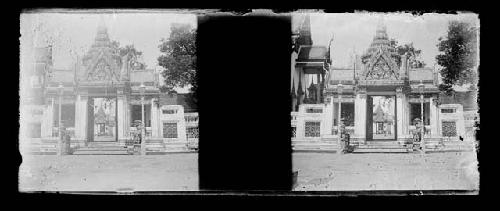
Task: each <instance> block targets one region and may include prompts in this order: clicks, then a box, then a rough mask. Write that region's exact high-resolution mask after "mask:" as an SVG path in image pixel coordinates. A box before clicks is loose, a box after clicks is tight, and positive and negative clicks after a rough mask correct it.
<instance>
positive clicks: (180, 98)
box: [159, 93, 197, 112]
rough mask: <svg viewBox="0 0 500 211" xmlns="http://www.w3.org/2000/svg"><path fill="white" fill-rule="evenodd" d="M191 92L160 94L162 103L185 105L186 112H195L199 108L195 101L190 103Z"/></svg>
mask: <svg viewBox="0 0 500 211" xmlns="http://www.w3.org/2000/svg"><path fill="white" fill-rule="evenodd" d="M191 98H192V97H191V94H189V93H187V94H178V93H172V94H167V93H162V94H160V100H159V103H160V105H182V106H183V107H184V112H194V111H196V110H197V107H196V104H195V103H189V99H191Z"/></svg>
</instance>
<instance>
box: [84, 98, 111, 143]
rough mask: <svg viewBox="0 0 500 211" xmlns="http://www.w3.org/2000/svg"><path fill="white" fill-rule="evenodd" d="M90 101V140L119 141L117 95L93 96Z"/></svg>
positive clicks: (88, 134) (88, 135) (88, 133)
mask: <svg viewBox="0 0 500 211" xmlns="http://www.w3.org/2000/svg"><path fill="white" fill-rule="evenodd" d="M88 102H89V103H88V108H89V109H88V124H87V126H88V127H87V129H88V131H87V137H89V138H88V141H94V142H110V141H118V136H117V134H118V128H117V121H118V119H117V111H118V109H117V103H116V102H117V99H116V97H92V98H89V101H88Z"/></svg>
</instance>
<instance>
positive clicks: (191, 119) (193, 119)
mask: <svg viewBox="0 0 500 211" xmlns="http://www.w3.org/2000/svg"><path fill="white" fill-rule="evenodd" d="M184 121H186V124H198V113H184Z"/></svg>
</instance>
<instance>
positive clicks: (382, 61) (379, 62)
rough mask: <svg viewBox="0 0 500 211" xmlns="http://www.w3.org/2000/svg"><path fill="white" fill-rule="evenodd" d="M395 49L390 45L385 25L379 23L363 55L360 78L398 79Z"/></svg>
mask: <svg viewBox="0 0 500 211" xmlns="http://www.w3.org/2000/svg"><path fill="white" fill-rule="evenodd" d="M395 52H396V50H395V49H394V47H392V46H391V42H390V41H389V37H388V35H387V30H386V27H385V26H384V25H383V23H379V25H378V26H377V30H376V32H375V36H374V37H373V41H372V43H371V44H370V47H369V48H368V50H367V51H366V53H365V54H364V55H363V60H364V66H363V72H362V74H361V79H362V80H381V79H383V80H400V79H401V77H400V73H399V66H398V65H397V63H396V61H395V59H394V56H395V54H396V53H395Z"/></svg>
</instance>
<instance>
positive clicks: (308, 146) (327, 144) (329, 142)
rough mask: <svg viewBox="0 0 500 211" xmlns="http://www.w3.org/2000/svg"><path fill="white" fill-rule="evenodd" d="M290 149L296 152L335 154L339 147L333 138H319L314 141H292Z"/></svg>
mask: <svg viewBox="0 0 500 211" xmlns="http://www.w3.org/2000/svg"><path fill="white" fill-rule="evenodd" d="M292 149H293V151H296V152H301V151H302V152H311V151H312V152H337V151H338V149H339V146H338V143H337V140H336V139H335V138H321V140H316V141H292Z"/></svg>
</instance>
